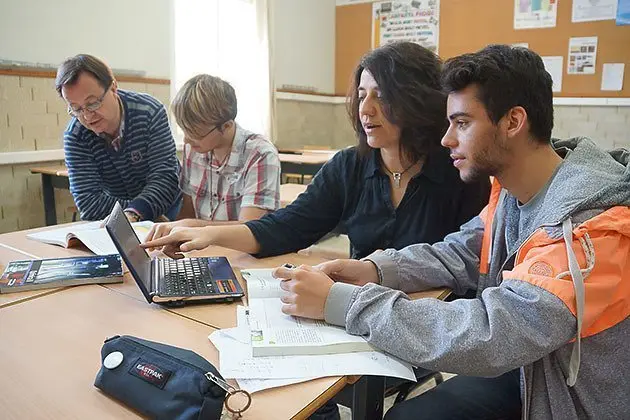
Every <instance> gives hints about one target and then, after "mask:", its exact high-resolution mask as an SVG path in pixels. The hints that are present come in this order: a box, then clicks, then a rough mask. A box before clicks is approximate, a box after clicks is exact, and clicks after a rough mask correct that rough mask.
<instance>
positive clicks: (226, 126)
mask: <svg viewBox="0 0 630 420" xmlns="http://www.w3.org/2000/svg"><path fill="white" fill-rule="evenodd" d="M232 124H234V121H233V120H229V121H226V122H224V123H223V124H221V130H220V131H221V132H224V131H225V130H227V129H229V128H231V127H232Z"/></svg>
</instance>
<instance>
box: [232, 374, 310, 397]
mask: <svg viewBox="0 0 630 420" xmlns="http://www.w3.org/2000/svg"><path fill="white" fill-rule="evenodd" d="M313 379H317V377H312V378H286V379H242V378H240V379H239V378H236V379H235V380H236V382H237V383H238V386H239V387H240V388H241V389H244V390H245V391H247V392H249V393H250V394H253V393H254V392H258V391H264V390H265V389H271V388H278V387H281V386H287V385H292V384H299V383H301V382H307V381H310V380H313Z"/></svg>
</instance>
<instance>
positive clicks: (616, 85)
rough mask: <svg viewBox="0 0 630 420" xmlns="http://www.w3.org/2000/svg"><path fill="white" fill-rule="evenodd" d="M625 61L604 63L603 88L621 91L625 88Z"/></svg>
mask: <svg viewBox="0 0 630 420" xmlns="http://www.w3.org/2000/svg"><path fill="white" fill-rule="evenodd" d="M625 66H626V65H625V64H624V63H604V70H603V71H602V90H614V91H619V90H621V89H623V73H624V70H625Z"/></svg>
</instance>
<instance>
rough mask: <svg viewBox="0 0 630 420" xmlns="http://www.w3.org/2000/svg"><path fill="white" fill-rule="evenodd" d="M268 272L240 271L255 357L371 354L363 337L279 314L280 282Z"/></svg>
mask: <svg viewBox="0 0 630 420" xmlns="http://www.w3.org/2000/svg"><path fill="white" fill-rule="evenodd" d="M271 272H272V270H271V269H251V270H241V274H242V275H243V278H245V280H247V299H248V301H249V326H250V330H251V339H252V354H253V355H254V356H286V355H304V354H332V353H349V352H358V351H372V350H374V349H373V348H372V346H370V345H369V344H368V342H367V341H365V339H364V338H362V337H358V336H356V335H350V334H348V333H347V332H346V330H345V329H344V328H341V327H337V326H334V325H330V324H327V323H326V322H324V321H316V320H312V319H306V318H299V317H294V316H290V315H285V314H284V313H282V310H281V308H282V301H281V300H280V297H281V296H282V294H283V293H285V292H284V291H283V290H282V289H281V288H280V282H281V280H278V279H276V278H274V277H273V276H272V275H271Z"/></svg>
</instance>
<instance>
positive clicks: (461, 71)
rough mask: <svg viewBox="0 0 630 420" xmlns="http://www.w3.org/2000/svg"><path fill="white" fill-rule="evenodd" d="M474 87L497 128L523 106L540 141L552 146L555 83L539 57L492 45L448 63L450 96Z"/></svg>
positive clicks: (446, 80)
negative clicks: (517, 107) (497, 125)
mask: <svg viewBox="0 0 630 420" xmlns="http://www.w3.org/2000/svg"><path fill="white" fill-rule="evenodd" d="M473 84H474V85H476V86H477V87H478V99H479V101H480V102H481V103H482V104H483V105H484V106H485V108H486V112H487V113H488V117H489V118H490V120H491V121H492V122H493V123H494V124H497V123H498V122H499V120H501V118H503V116H505V114H507V112H508V111H509V110H510V109H512V108H514V107H515V106H521V107H523V108H524V109H525V111H526V112H527V119H528V120H529V127H530V132H531V133H532V135H533V137H535V139H536V141H538V142H540V143H543V144H546V143H549V141H550V139H551V131H552V130H553V93H552V89H551V86H552V80H551V76H550V75H549V73H547V70H545V65H544V64H543V61H542V59H541V58H540V56H539V55H538V54H536V53H535V52H533V51H531V50H529V49H527V48H521V47H511V46H509V45H489V46H487V47H485V48H484V49H482V50H479V51H477V52H475V53H470V54H464V55H460V56H458V57H453V58H451V59H449V60H447V61H446V63H445V64H444V71H443V73H442V85H444V90H445V92H446V93H453V92H458V91H460V90H463V89H465V88H466V87H468V86H469V85H473Z"/></svg>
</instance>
